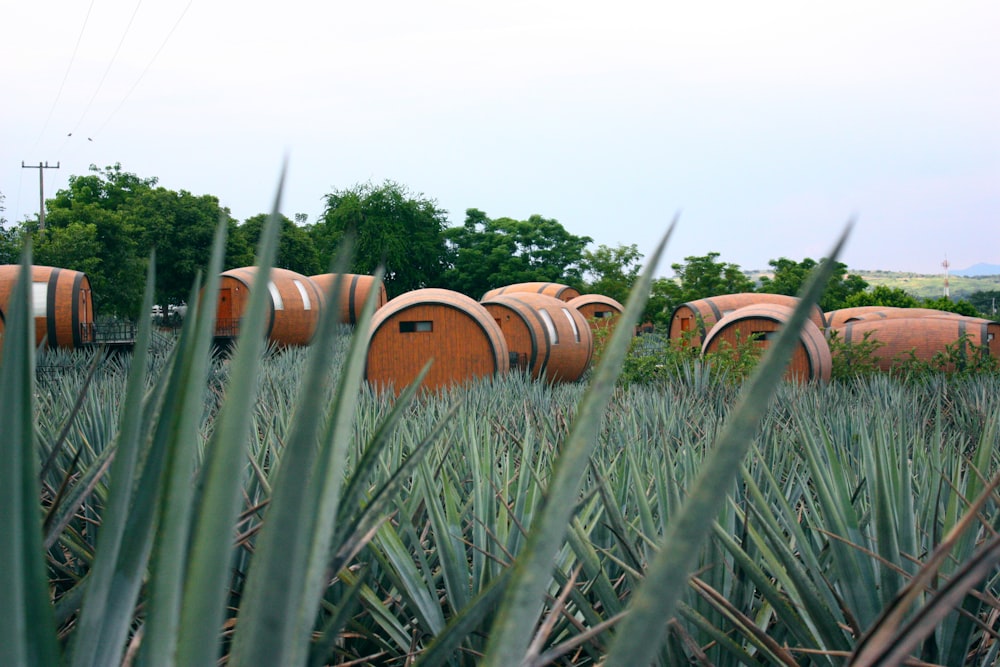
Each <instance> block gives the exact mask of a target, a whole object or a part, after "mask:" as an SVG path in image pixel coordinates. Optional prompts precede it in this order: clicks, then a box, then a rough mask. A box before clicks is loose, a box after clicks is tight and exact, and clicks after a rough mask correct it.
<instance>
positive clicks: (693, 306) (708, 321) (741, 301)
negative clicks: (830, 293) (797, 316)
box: [670, 292, 826, 347]
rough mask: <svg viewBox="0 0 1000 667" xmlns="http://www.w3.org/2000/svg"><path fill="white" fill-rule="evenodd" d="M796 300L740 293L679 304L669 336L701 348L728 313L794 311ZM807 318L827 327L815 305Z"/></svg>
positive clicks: (770, 295) (753, 293) (781, 296)
mask: <svg viewBox="0 0 1000 667" xmlns="http://www.w3.org/2000/svg"><path fill="white" fill-rule="evenodd" d="M798 302H799V299H798V297H794V296H787V295H784V294H765V293H758V292H739V293H736V294H720V295H718V296H713V297H709V298H706V299H697V300H695V301H688V302H687V303H682V304H681V305H679V306H677V307H676V308H675V309H674V312H673V313H672V314H671V316H670V337H671V338H681V339H683V338H685V337H690V341H691V342H690V344H691V345H692V346H694V347H700V346H701V345H702V344H703V343H704V342H705V338H706V336H707V335H708V332H709V331H710V330H711V329H712V327H713V326H715V324H716V323H717V322H718V321H719V320H721V319H722V318H723V317H725V316H726V315H727V314H729V313H731V312H733V311H735V310H738V309H740V308H743V307H745V306H753V305H777V306H785V307H786V308H795V306H796V305H798ZM809 319H810V320H811V321H812V323H813V324H815V325H816V326H817V327H818V328H819V329H823V328H824V327H825V326H826V324H825V322H824V320H823V311H822V309H821V308H820V307H819V306H818V305H816V306H813V308H812V310H811V311H810V315H809Z"/></svg>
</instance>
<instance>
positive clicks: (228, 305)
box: [215, 266, 323, 346]
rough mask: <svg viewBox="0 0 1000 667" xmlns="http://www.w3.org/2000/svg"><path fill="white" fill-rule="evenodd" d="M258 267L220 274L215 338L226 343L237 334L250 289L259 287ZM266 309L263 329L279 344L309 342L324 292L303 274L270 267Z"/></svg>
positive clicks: (316, 321)
mask: <svg viewBox="0 0 1000 667" xmlns="http://www.w3.org/2000/svg"><path fill="white" fill-rule="evenodd" d="M257 283H258V281H257V267H256V266H247V267H243V268H239V269H230V270H229V271H224V272H223V273H222V274H221V276H220V283H219V297H218V305H217V309H216V314H215V338H216V340H217V341H218V342H228V341H232V340H233V339H235V338H236V337H237V336H239V333H240V321H241V320H242V318H243V315H244V312H245V310H246V308H247V307H248V306H249V302H250V292H251V291H252V290H253V289H256V288H258V287H259V285H258V284H257ZM265 288H266V289H267V291H268V301H269V308H268V314H267V316H266V317H267V323H266V324H265V327H264V331H265V335H266V336H267V339H268V340H269V341H270V342H272V343H274V344H276V345H279V346H287V345H308V344H309V342H310V341H311V340H312V337H313V334H314V333H315V332H316V326H317V324H318V323H319V314H320V311H321V309H322V308H323V295H322V293H321V292H320V290H319V288H318V287H316V284H315V283H314V282H313V281H312V280H310V279H309V278H307V277H306V276H304V275H302V274H300V273H296V272H295V271H289V270H288V269H279V268H273V269H271V279H270V280H269V281H268V284H267V285H266V286H265Z"/></svg>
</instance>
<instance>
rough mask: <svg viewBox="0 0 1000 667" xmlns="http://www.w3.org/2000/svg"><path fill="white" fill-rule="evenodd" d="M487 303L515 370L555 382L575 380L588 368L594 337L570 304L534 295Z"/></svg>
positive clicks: (513, 295)
mask: <svg viewBox="0 0 1000 667" xmlns="http://www.w3.org/2000/svg"><path fill="white" fill-rule="evenodd" d="M481 303H482V305H483V307H485V308H486V310H487V311H489V313H490V315H492V317H493V319H494V320H495V321H496V323H497V325H498V326H499V327H500V331H501V332H502V333H503V336H504V339H505V340H506V341H507V349H508V350H509V351H510V358H511V361H512V364H511V365H512V366H516V367H519V368H524V369H526V370H528V371H529V372H530V374H531V376H532V377H534V378H539V379H545V380H547V381H549V382H574V381H576V380H579V379H580V377H581V376H582V375H583V374H584V372H585V371H586V370H587V366H588V365H589V364H590V359H591V357H592V356H593V354H594V338H593V334H592V332H591V329H590V326H589V325H588V324H587V320H586V319H584V317H583V315H582V314H581V313H580V311H579V310H577V309H576V308H573V307H572V306H570V305H569V303H567V302H565V301H560V300H559V299H557V298H555V297H552V296H547V295H545V294H538V293H531V292H521V293H517V292H514V293H511V294H497V295H496V296H493V297H491V298H489V299H484V300H483V301H482V302H481Z"/></svg>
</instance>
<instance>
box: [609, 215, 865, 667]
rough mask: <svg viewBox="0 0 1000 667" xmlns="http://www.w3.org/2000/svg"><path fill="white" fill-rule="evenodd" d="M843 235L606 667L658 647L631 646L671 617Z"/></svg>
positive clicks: (713, 461) (700, 483)
mask: <svg viewBox="0 0 1000 667" xmlns="http://www.w3.org/2000/svg"><path fill="white" fill-rule="evenodd" d="M849 230H850V225H848V228H847V229H846V230H845V231H844V233H843V234H842V235H841V237H840V239H839V241H838V242H837V243H836V245H835V246H834V249H833V251H832V252H831V253H830V255H829V257H828V258H827V259H826V260H824V261H823V262H822V263H821V264H820V266H819V267H818V268H817V269H816V270H815V271H814V272H813V274H812V275H811V276H810V278H809V281H808V282H807V284H806V286H805V287H804V288H803V291H802V294H801V295H800V296H801V300H800V302H799V304H798V306H797V307H796V308H795V310H794V312H793V313H792V316H791V317H790V318H789V321H788V322H787V323H786V324H785V326H784V327H782V330H781V333H780V334H779V336H778V338H777V339H776V340H775V341H774V343H773V344H772V345H771V346H770V347H769V348H768V350H767V352H766V353H765V354H764V358H763V359H762V360H761V363H760V364H759V365H758V366H757V368H756V369H755V370H754V372H753V374H752V375H751V377H750V379H749V381H748V382H747V384H746V385H745V386H744V388H743V391H742V394H741V397H740V400H739V403H738V405H737V407H736V408H735V410H734V411H733V413H732V415H731V416H730V417H729V420H728V422H727V424H726V425H725V427H724V428H723V431H722V433H720V435H719V438H718V440H717V441H716V443H715V446H714V448H713V451H712V452H711V453H710V454H709V455H708V456H707V457H706V458H705V459H704V461H703V462H702V468H701V470H700V472H699V474H698V476H697V478H696V479H695V480H694V482H693V484H692V486H691V487H690V489H689V491H688V496H687V498H686V500H685V502H684V503H683V505H682V506H681V507H680V509H679V511H678V512H677V513H676V514H675V515H674V516H673V517H672V518H671V520H670V522H669V523H668V524H667V530H666V532H665V533H664V536H663V540H662V546H661V547H660V550H659V552H658V553H657V554H656V556H655V558H654V559H653V561H652V562H651V563H650V565H649V568H648V569H647V571H646V577H645V579H644V580H643V582H642V584H641V585H640V587H639V589H638V590H637V591H636V592H635V594H634V595H633V597H632V600H631V601H630V604H629V607H628V609H629V613H628V615H627V616H626V617H625V619H624V620H623V621H622V623H621V624H620V626H619V627H618V629H617V630H616V632H615V635H616V636H615V639H614V641H613V643H612V645H611V650H610V651H609V653H608V657H607V660H606V662H605V666H606V667H626V666H632V665H647V664H649V663H650V661H651V660H652V659H653V656H654V655H656V653H657V651H658V650H659V648H660V647H659V645H658V642H655V641H635V638H636V637H645V638H647V639H648V638H652V637H659V636H661V635H662V633H663V626H664V623H665V622H666V620H667V619H670V618H671V617H672V616H673V615H674V613H675V611H676V609H677V604H678V601H679V600H680V598H681V595H682V594H683V591H684V590H685V589H686V588H687V585H688V577H689V576H690V574H691V570H692V567H693V565H694V563H695V562H696V559H697V557H698V552H699V551H700V549H701V548H702V545H703V544H704V541H705V539H706V538H707V537H708V534H709V532H710V531H711V530H712V522H713V521H714V520H715V519H716V517H717V516H718V512H719V508H720V507H721V506H722V504H723V503H725V502H726V494H724V493H720V492H719V490H720V489H728V488H729V487H730V485H731V484H732V483H733V481H734V480H735V479H736V477H737V475H738V474H739V471H740V467H741V465H742V462H743V458H744V456H745V455H746V453H747V451H748V449H749V448H750V445H751V443H752V441H753V436H754V434H755V433H756V431H757V428H758V424H759V422H760V419H761V416H762V415H763V414H764V411H765V410H766V409H767V406H768V404H769V402H770V400H771V396H772V394H773V393H774V391H775V389H776V388H777V386H778V384H779V383H780V382H781V380H782V376H783V375H784V373H785V367H786V366H787V365H788V361H789V360H790V359H791V356H792V352H793V351H794V348H795V346H796V345H797V344H798V336H799V331H800V330H801V328H802V325H803V324H804V322H805V320H806V317H807V315H808V312H809V310H810V309H811V308H812V307H813V304H815V303H817V302H818V301H819V297H820V296H821V294H822V292H823V288H824V287H825V286H826V284H827V282H828V281H829V279H830V276H831V275H832V272H833V264H834V262H835V260H836V258H837V256H838V255H839V254H840V250H841V248H842V247H843V245H844V242H845V241H846V238H847V233H848V231H849Z"/></svg>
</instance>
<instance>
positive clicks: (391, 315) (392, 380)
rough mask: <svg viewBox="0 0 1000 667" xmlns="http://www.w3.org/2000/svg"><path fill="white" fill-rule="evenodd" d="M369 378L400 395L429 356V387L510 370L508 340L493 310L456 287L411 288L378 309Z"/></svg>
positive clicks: (372, 328) (379, 387)
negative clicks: (494, 316) (451, 288)
mask: <svg viewBox="0 0 1000 667" xmlns="http://www.w3.org/2000/svg"><path fill="white" fill-rule="evenodd" d="M369 332H370V340H369V344H368V358H367V365H366V367H365V378H366V379H367V381H368V383H369V384H371V385H372V386H373V387H375V388H376V389H377V390H385V389H391V390H392V391H394V392H396V393H398V392H400V391H401V390H402V389H403V388H404V387H406V386H407V385H409V384H410V383H412V382H413V380H414V379H416V377H417V375H418V374H419V373H420V371H421V369H422V368H423V367H424V365H425V364H426V363H427V361H428V360H433V363H432V365H431V367H430V370H429V371H428V374H427V376H426V377H425V378H424V382H423V385H422V387H423V388H424V389H426V390H436V389H443V388H446V387H449V386H452V385H458V384H463V383H466V382H469V381H471V380H474V379H476V378H482V377H488V376H493V375H501V374H503V373H506V372H507V371H508V369H509V368H510V358H509V353H508V349H507V343H506V341H505V340H504V336H503V333H502V332H501V331H500V327H499V326H498V325H497V323H496V321H495V320H494V319H493V317H492V316H491V315H490V313H489V312H487V310H486V309H485V308H484V307H483V306H482V305H481V304H480V303H478V302H477V301H476V300H475V299H472V298H470V297H468V296H465V295H464V294H461V293H459V292H454V291H452V290H446V289H438V288H426V289H418V290H413V291H411V292H406V293H404V294H401V295H399V296H397V297H396V298H394V299H391V300H390V301H389V302H388V303H386V304H385V305H384V306H382V307H381V308H379V309H378V310H377V311H376V312H375V315H374V316H372V321H371V324H370V326H369Z"/></svg>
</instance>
